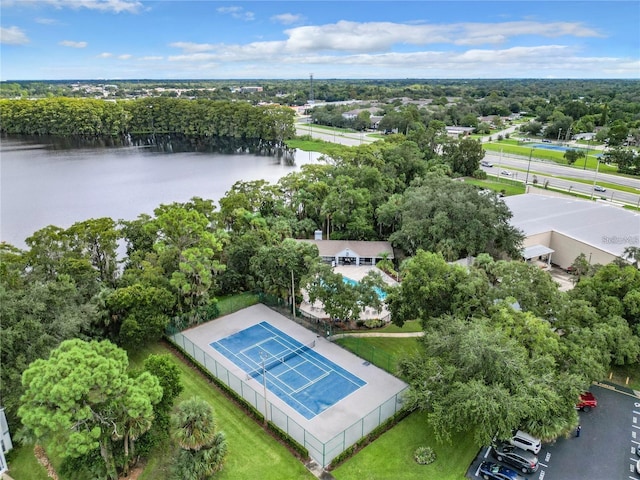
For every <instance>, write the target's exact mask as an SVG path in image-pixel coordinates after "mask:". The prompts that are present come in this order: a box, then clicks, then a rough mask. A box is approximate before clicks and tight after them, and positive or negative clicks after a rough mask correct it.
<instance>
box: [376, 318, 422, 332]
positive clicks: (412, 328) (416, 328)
mask: <svg viewBox="0 0 640 480" xmlns="http://www.w3.org/2000/svg"><path fill="white" fill-rule="evenodd" d="M421 331H422V325H421V324H420V322H419V321H418V320H408V321H406V322H404V325H402V327H398V326H397V325H395V324H393V323H389V324H387V325H385V326H384V327H382V328H380V329H377V330H376V332H380V333H412V332H421Z"/></svg>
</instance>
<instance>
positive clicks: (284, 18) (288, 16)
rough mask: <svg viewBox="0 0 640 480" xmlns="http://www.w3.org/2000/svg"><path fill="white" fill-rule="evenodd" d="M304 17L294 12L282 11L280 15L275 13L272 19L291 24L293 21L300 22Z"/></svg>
mask: <svg viewBox="0 0 640 480" xmlns="http://www.w3.org/2000/svg"><path fill="white" fill-rule="evenodd" d="M303 19H304V17H303V16H302V15H296V14H293V13H281V14H280V15H274V16H273V17H271V20H272V21H274V22H278V23H282V24H283V25H291V24H292V23H297V22H300V21H302V20H303Z"/></svg>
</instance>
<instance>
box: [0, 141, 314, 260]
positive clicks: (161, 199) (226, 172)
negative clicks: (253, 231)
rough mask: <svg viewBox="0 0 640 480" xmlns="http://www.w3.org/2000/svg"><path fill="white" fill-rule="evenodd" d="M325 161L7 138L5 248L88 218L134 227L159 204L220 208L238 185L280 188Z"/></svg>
mask: <svg viewBox="0 0 640 480" xmlns="http://www.w3.org/2000/svg"><path fill="white" fill-rule="evenodd" d="M319 156H320V154H318V153H315V152H303V151H301V150H297V151H295V153H294V155H293V159H294V162H293V164H291V163H290V162H287V161H284V160H279V159H278V158H276V157H269V156H260V155H252V154H238V155H235V154H233V155H229V154H220V153H195V152H194V153H187V152H180V153H162V152H154V151H151V150H150V149H149V148H146V147H112V148H77V149H68V148H66V149H60V148H57V147H56V146H55V145H54V144H52V143H31V142H27V141H25V140H22V139H13V138H6V137H3V138H2V141H1V142H0V240H2V241H6V242H8V243H11V244H12V245H15V246H17V247H19V248H24V247H25V243H24V240H25V239H26V238H27V237H29V236H31V234H32V233H34V232H35V231H37V230H39V229H41V228H43V227H46V226H48V225H56V226H58V227H62V228H68V227H70V226H71V225H72V224H73V223H75V222H79V221H83V220H87V219H90V218H100V217H111V218H113V219H114V220H119V219H124V220H133V219H135V218H136V217H137V216H138V215H139V214H141V213H148V214H153V210H154V209H155V208H156V207H157V206H159V205H160V204H167V203H171V202H185V201H187V200H189V199H190V198H192V197H202V198H206V199H212V200H215V202H216V204H217V202H218V200H219V199H220V198H222V197H223V196H224V195H225V193H226V192H227V191H228V190H229V189H230V188H231V186H232V185H233V184H234V183H235V182H237V181H241V180H242V181H251V180H260V179H264V180H267V181H269V182H271V183H276V182H277V181H278V180H279V179H280V178H282V177H283V176H285V175H287V174H289V173H291V172H294V171H298V170H299V169H300V166H301V165H304V164H306V163H319V162H318V157H319Z"/></svg>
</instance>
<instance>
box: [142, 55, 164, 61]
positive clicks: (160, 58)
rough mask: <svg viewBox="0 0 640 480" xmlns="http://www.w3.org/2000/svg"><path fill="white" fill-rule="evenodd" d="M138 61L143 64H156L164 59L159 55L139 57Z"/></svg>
mask: <svg viewBox="0 0 640 480" xmlns="http://www.w3.org/2000/svg"><path fill="white" fill-rule="evenodd" d="M140 60H143V61H145V62H157V61H158V60H164V57H161V56H159V55H148V56H146V57H140Z"/></svg>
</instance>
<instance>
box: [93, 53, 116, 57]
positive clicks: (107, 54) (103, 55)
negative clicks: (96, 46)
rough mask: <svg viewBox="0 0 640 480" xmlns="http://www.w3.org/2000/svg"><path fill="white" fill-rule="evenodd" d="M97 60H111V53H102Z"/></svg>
mask: <svg viewBox="0 0 640 480" xmlns="http://www.w3.org/2000/svg"><path fill="white" fill-rule="evenodd" d="M97 57H98V58H111V57H113V53H110V52H102V53H101V54H100V55H98V56H97Z"/></svg>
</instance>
